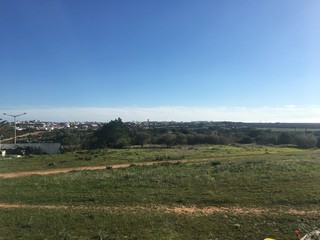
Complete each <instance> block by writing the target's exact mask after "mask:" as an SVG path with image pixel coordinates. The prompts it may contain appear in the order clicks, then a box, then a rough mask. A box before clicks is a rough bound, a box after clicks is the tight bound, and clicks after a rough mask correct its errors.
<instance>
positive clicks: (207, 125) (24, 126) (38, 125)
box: [16, 120, 320, 131]
mask: <svg viewBox="0 0 320 240" xmlns="http://www.w3.org/2000/svg"><path fill="white" fill-rule="evenodd" d="M104 124H106V122H48V121H40V120H31V121H17V122H16V126H17V131H22V130H37V131H53V130H60V129H78V130H97V129H99V128H100V127H102V126H103V125H104ZM126 125H127V126H128V127H130V126H131V127H134V128H136V127H140V128H142V129H148V128H173V129H174V128H188V129H225V130H228V129H230V130H232V129H245V128H264V129H274V128H278V129H281V128H283V129H284V130H285V129H287V128H290V129H310V130H314V129H319V130H320V123H281V122H276V123H263V122H257V123H245V122H230V121H192V122H176V121H149V120H147V121H141V122H140V121H132V122H126Z"/></svg>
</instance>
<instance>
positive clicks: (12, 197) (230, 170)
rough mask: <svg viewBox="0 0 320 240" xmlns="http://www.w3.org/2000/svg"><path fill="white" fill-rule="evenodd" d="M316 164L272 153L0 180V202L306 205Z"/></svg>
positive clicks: (314, 197)
mask: <svg viewBox="0 0 320 240" xmlns="http://www.w3.org/2000/svg"><path fill="white" fill-rule="evenodd" d="M319 182H320V161H319V160H318V159H317V158H314V157H313V155H310V154H309V153H308V154H306V155H305V156H304V157H301V155H298V157H297V156H291V157H289V156H284V157H279V158H275V157H274V156H272V155H263V156H255V157H252V158H248V157H238V158H231V159H223V160H214V161H209V162H200V163H180V164H169V163H163V164H161V165H154V166H132V167H129V168H126V169H111V170H101V171H80V172H71V173H68V174H57V175H48V176H29V177H22V178H13V179H0V184H1V187H0V202H8V203H33V204H70V205H83V204H89V205H94V204H97V205H119V204H120V205H137V204H166V205H172V204H186V205H192V204H196V205H201V206H205V205H219V206H228V205H234V204H237V205H239V206H274V205H295V206H310V205H318V204H319V203H320V188H319Z"/></svg>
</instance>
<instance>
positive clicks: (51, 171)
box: [0, 158, 212, 178]
mask: <svg viewBox="0 0 320 240" xmlns="http://www.w3.org/2000/svg"><path fill="white" fill-rule="evenodd" d="M208 160H212V159H211V158H210V159H188V160H171V161H153V162H141V163H123V164H114V165H108V167H110V168H112V169H116V168H127V167H129V166H131V165H135V166H150V165H156V164H161V163H177V162H181V163H183V162H201V161H208ZM106 168H107V166H106V165H103V166H85V167H72V168H57V169H48V170H39V171H30V172H9V173H0V178H15V177H25V176H31V175H49V174H58V173H68V172H72V171H83V170H103V169H106Z"/></svg>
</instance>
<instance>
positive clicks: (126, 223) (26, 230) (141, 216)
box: [0, 209, 318, 240]
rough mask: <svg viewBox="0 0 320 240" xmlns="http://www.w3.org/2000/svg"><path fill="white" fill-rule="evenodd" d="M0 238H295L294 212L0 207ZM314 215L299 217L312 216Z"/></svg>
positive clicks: (298, 218) (296, 221) (311, 218)
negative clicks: (248, 212)
mask: <svg viewBox="0 0 320 240" xmlns="http://www.w3.org/2000/svg"><path fill="white" fill-rule="evenodd" d="M0 216H1V217H0V225H1V226H2V227H1V236H2V237H0V239H98V240H100V239H227V240H228V239H240V240H241V239H264V238H265V237H268V236H269V237H273V238H276V239H282V240H289V239H295V236H294V230H295V229H296V227H297V226H298V224H299V222H300V218H301V216H297V215H286V214H284V215H276V214H269V215H250V216H248V215H235V214H211V215H203V214H202V215H201V214H196V215H188V214H174V213H163V212H158V211H142V212H130V211H129V212H128V211H126V212H122V211H118V212H112V211H111V212H110V211H88V210H61V209H58V210H52V209H38V210H30V209H0ZM316 217H318V216H312V217H311V216H309V217H307V218H305V219H304V220H305V221H309V222H314V219H315V218H316Z"/></svg>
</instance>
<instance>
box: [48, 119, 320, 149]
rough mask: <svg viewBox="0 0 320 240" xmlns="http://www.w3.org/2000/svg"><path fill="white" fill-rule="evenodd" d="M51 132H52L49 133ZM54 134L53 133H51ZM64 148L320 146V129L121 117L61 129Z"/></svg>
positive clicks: (57, 135)
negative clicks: (207, 125) (192, 124)
mask: <svg viewBox="0 0 320 240" xmlns="http://www.w3.org/2000/svg"><path fill="white" fill-rule="evenodd" d="M48 134H50V133H48ZM51 134H52V133H51ZM53 138H54V140H55V141H59V142H61V144H62V146H64V148H65V150H75V149H96V148H125V147H128V146H131V145H140V146H141V147H144V146H145V145H147V144H153V145H161V146H164V147H172V146H175V145H197V144H218V145H224V144H259V145H291V146H296V147H299V148H315V147H318V148H320V133H319V132H294V131H272V130H263V129H255V128H246V129H232V130H230V129H196V130H194V129H191V130H190V129H189V128H188V127H180V128H170V127H162V128H142V127H139V126H132V125H130V126H129V125H128V124H126V123H124V122H123V121H122V120H121V119H120V118H118V119H115V120H112V121H110V122H109V123H106V124H104V125H103V126H102V127H101V128H100V129H98V130H96V131H91V132H90V131H79V130H59V131H56V132H55V136H54V137H53Z"/></svg>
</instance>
